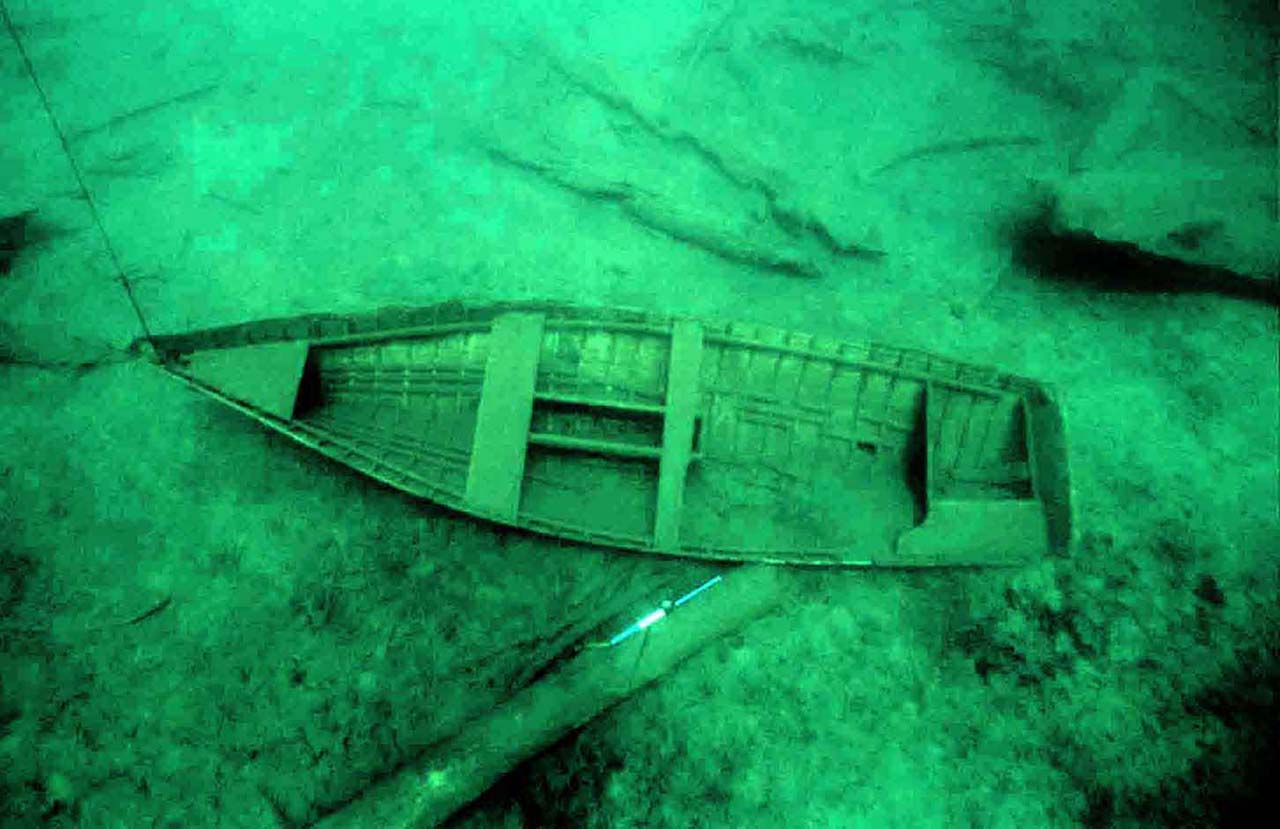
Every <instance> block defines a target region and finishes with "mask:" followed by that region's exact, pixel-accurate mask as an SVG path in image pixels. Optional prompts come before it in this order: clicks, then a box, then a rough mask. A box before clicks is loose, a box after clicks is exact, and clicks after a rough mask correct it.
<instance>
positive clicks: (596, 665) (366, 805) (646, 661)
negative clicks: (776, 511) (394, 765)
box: [315, 565, 786, 829]
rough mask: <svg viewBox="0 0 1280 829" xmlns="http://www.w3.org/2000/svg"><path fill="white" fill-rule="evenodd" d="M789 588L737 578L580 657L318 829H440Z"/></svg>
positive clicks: (740, 572) (779, 575)
mask: <svg viewBox="0 0 1280 829" xmlns="http://www.w3.org/2000/svg"><path fill="white" fill-rule="evenodd" d="M785 584H786V578H785V573H783V572H782V571H780V570H779V569H778V568H774V567H770V566H767V565H748V566H745V567H741V568H738V569H735V570H732V571H730V572H729V573H728V574H727V575H726V576H725V579H724V581H723V582H722V583H720V584H717V585H716V586H715V587H713V588H712V589H709V590H707V591H706V592H705V593H704V594H702V595H699V596H698V597H697V598H696V599H694V600H693V601H691V602H689V603H688V604H687V605H684V606H683V607H680V608H679V609H677V610H674V611H673V612H672V613H671V616H670V618H667V619H665V620H663V621H662V622H661V623H659V624H657V625H655V626H653V627H651V628H649V629H648V630H647V631H646V632H645V633H643V634H639V635H636V636H632V637H630V638H629V639H627V640H625V641H624V642H621V643H620V644H618V645H616V646H614V647H610V648H588V649H584V650H582V651H580V652H579V653H578V654H577V655H576V656H574V657H572V658H571V659H569V660H568V661H567V662H566V663H564V664H563V666H562V667H560V668H558V669H557V670H555V671H553V672H552V673H550V674H548V675H547V676H545V677H543V678H541V679H540V680H538V681H537V682H535V683H533V684H532V685H530V686H528V687H526V688H524V689H523V690H521V691H520V692H518V693H517V694H516V695H515V696H513V697H512V698H511V699H510V700H508V701H507V702H506V703H505V704H504V705H502V706H501V707H499V708H497V709H496V710H494V711H493V712H492V713H490V714H489V715H488V716H486V717H482V718H479V719H476V720H473V721H472V722H471V723H469V724H468V725H466V726H464V727H463V728H462V729H461V730H460V731H459V732H457V733H456V734H454V735H453V736H452V737H448V738H446V739H445V740H443V741H441V742H438V743H436V744H435V745H433V746H431V747H430V748H428V749H427V750H426V751H425V753H424V755H423V756H422V757H421V758H420V759H419V760H418V761H417V762H416V763H412V764H410V765H409V766H408V767H406V768H405V769H403V770H402V771H399V772H397V773H395V774H393V775H392V776H390V777H387V778H385V779H383V780H381V781H380V782H378V783H376V784H374V785H373V786H372V787H371V788H369V789H368V790H366V791H365V792H364V793H363V794H362V795H360V796H359V797H357V798H355V799H354V800H352V801H351V802H350V803H349V804H348V805H347V806H346V807H345V808H343V809H342V810H341V811H339V812H335V813H333V814H330V815H328V816H326V817H325V818H323V819H321V820H320V821H319V822H318V823H316V824H315V827H316V829H357V828H358V827H366V826H378V827H383V829H428V827H434V826H439V825H440V824H441V823H443V822H444V821H446V820H447V819H449V817H450V816H452V815H453V814H455V813H456V812H458V811H459V810H460V809H462V808H463V807H464V806H466V805H467V804H469V803H471V802H472V801H474V800H475V799H476V798H478V797H479V796H480V795H481V794H483V793H484V792H485V791H486V790H488V789H489V788H490V787H491V786H492V785H493V784H494V783H496V782H497V781H498V779H499V778H501V777H502V776H503V775H504V774H506V773H507V772H508V771H510V770H511V769H513V768H515V767H516V766H517V765H519V764H520V763H522V762H524V761H525V760H528V759H529V758H531V757H533V756H535V755H537V754H538V753H540V752H542V751H544V750H546V749H547V748H549V747H551V746H553V745H554V744H555V743H557V742H559V741H560V740H562V739H564V738H565V737H566V736H567V735H569V734H570V733H571V732H573V731H574V730H576V729H579V728H581V727H582V726H584V725H586V724H587V723H589V722H591V721H592V720H594V719H595V718H596V717H599V716H600V715H601V714H604V713H605V712H607V711H608V710H609V709H611V708H613V707H614V706H615V705H617V704H618V703H620V702H622V701H623V700H625V699H627V698H628V697H630V696H631V695H632V694H634V693H636V692H637V691H639V690H640V689H642V688H644V687H645V686H646V685H648V684H650V683H652V682H654V681H655V680H657V679H658V678H660V677H662V676H664V675H666V674H667V673H669V672H671V671H672V670H674V669H675V668H677V667H678V666H679V665H680V664H681V663H682V662H684V661H685V660H686V659H688V658H689V657H691V656H693V655H694V654H696V653H698V652H699V651H700V650H702V649H703V648H704V647H706V646H707V645H709V644H711V643H713V642H715V641H716V640H717V639H720V638H721V637H722V636H725V635H727V634H730V633H733V632H735V631H737V630H739V629H740V628H741V627H742V626H743V625H746V624H748V623H749V622H751V621H752V620H754V619H756V618H758V617H760V616H762V615H764V614H766V613H768V612H770V611H771V610H773V609H774V608H776V607H777V606H778V605H779V604H780V603H781V601H782V600H783V597H784V588H785ZM624 624H625V623H624ZM642 648H643V652H641V649H642Z"/></svg>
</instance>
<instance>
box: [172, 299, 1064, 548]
mask: <svg viewBox="0 0 1280 829" xmlns="http://www.w3.org/2000/svg"><path fill="white" fill-rule="evenodd" d="M154 345H155V347H156V351H157V356H158V359H159V361H160V364H161V366H163V367H164V368H165V369H166V370H167V371H169V372H170V373H172V374H173V375H174V376H176V377H178V378H180V379H182V380H183V381H184V382H186V383H188V384H190V385H191V386H192V387H193V388H196V389H198V390H199V391H201V392H203V393H204V394H207V395H209V396H211V397H213V398H214V399H217V400H219V401H220V402H222V403H224V404H226V405H228V406H231V407H233V408H235V409H237V410H239V411H241V412H243V413H244V414H246V415H248V416H250V417H253V418H255V419H256V420H258V421H259V422H261V423H263V424H265V425H266V426H268V427H270V428H272V429H275V430H277V431H279V432H282V433H283V434H286V435H288V436H289V437H291V438H293V439H294V440H297V441H298V442H300V443H302V444H304V445H306V446H308V447H310V448H312V449H314V450H315V451H317V452H320V453H322V454H324V455H327V456H328V457H330V458H333V459H334V460H337V461H339V462H341V463H344V464H346V465H348V466H351V467H352V468H354V469H357V470H359V471H361V472H363V473H365V474H367V475H369V476H371V477H373V478H376V479H378V480H380V481H383V482H384V483H386V484H389V485H391V486H394V487H396V488H398V489H401V490H404V491H406V492H409V493H412V494H414V495H418V496H421V497H424V498H428V499H431V500H433V501H436V502H438V503H441V504H444V505H446V506H448V507H451V508H454V509H457V510H459V511H462V512H465V513H468V514H470V515H473V516H475V517H478V518H482V519H485V520H489V521H495V522H498V523H502V524H506V525H509V526H514V527H520V528H523V529H527V530H531V531H535V532H539V533H544V534H548V535H552V536H556V537H559V538H565V539H570V540H574V541H581V542H586V543H590V544H597V545H604V546H609V547H616V548H625V549H632V550H641V551H646V552H651V553H659V554H665V555H677V556H685V557H691V558H701V559H715V560H726V561H744V562H768V563H785V564H801V565H824V566H873V565H881V566H939V565H986V564H1008V563H1016V562H1020V561H1025V560H1027V559H1029V558H1033V557H1035V556H1038V555H1043V554H1045V553H1048V552H1055V551H1058V552H1060V551H1063V550H1065V549H1066V547H1067V545H1068V544H1069V542H1070V538H1071V534H1072V527H1071V502H1070V481H1069V475H1068V474H1067V466H1066V463H1067V460H1066V447H1065V437H1064V432H1063V425H1062V420H1061V415H1060V412H1059V409H1058V407H1057V405H1056V403H1055V401H1054V399H1053V396H1052V395H1051V393H1050V392H1049V391H1048V390H1047V389H1046V388H1045V387H1043V386H1042V385H1040V384H1038V383H1036V382H1034V381H1031V380H1027V379H1025V378H1020V377H1015V376H1011V375H1007V374H1004V373H1002V372H1000V371H997V370H995V369H992V368H986V367H980V366H973V365H968V364H964V363H960V362H957V361H954V360H950V359H947V358H945V357H941V356H938V355H934V354H929V353H926V352H921V351H916V350H911V349H903V348H897V347H893V346H888V345H880V344H872V343H852V342H839V341H835V340H828V339H823V338H818V337H813V336H810V335H806V334H800V333H795V332H788V331H782V330H779V329H774V328H770V327H767V326H760V325H748V324H741V323H716V322H708V321H701V320H691V319H676V318H669V317H663V316H658V315H653V314H648V313H645V312H641V311H630V310H621V309H600V308H584V307H576V306H566V305H559V304H552V303H501V304H490V305H468V304H464V303H457V302H455V303H446V304H443V305H437V306H431V307H427V308H392V309H383V310H381V311H378V312H375V313H371V314H364V315H350V316H338V315H312V316H304V317H294V318H288V319H277V320H267V321H261V322H254V323H247V324H244V325H237V326H228V327H225V328H218V329H208V330H204V331H196V332H191V333H188V334H180V335H172V336H162V337H157V338H155V340H154Z"/></svg>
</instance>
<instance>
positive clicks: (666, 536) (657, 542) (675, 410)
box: [653, 320, 702, 552]
mask: <svg viewBox="0 0 1280 829" xmlns="http://www.w3.org/2000/svg"><path fill="white" fill-rule="evenodd" d="M701 373H702V326H701V325H699V324H698V323H697V322H694V321H692V320H678V321H676V323H675V325H674V327H673V331H672V335H671V356H670V359H669V361H668V366H667V406H666V412H665V413H664V417H663V424H662V454H661V456H660V458H659V460H658V502H657V517H656V520H655V521H654V528H653V546H654V548H655V549H658V550H666V551H670V552H675V551H676V550H678V549H679V548H680V513H681V512H682V510H683V508H684V489H685V476H686V473H687V472H688V469H689V462H690V460H692V458H693V430H694V423H695V421H696V419H697V415H698V397H699V395H698V378H699V377H700V376H701Z"/></svg>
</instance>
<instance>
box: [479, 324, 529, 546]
mask: <svg viewBox="0 0 1280 829" xmlns="http://www.w3.org/2000/svg"><path fill="white" fill-rule="evenodd" d="M542 327H543V315H542V314H519V313H513V314H503V315H502V316H500V317H498V318H497V319H496V320H495V321H494V323H493V329H492V330H491V332H490V335H489V358H488V362H487V363H486V364H485V370H484V385H483V386H482V387H481V393H480V407H479V409H478V410H477V412H476V431H475V437H474V439H473V441H472V445H471V464H470V466H469V468H468V470H467V492H466V501H467V506H468V507H471V508H472V509H475V510H477V511H479V512H482V513H485V514H487V515H491V516H494V517H495V518H500V519H502V520H505V521H514V520H515V518H516V513H517V512H518V510H519V507H520V487H521V483H522V481H523V480H524V463H525V454H526V451H527V448H528V444H529V424H530V421H531V420H532V418H533V391H534V386H535V385H536V383H537V379H538V356H539V354H540V353H541V351H542Z"/></svg>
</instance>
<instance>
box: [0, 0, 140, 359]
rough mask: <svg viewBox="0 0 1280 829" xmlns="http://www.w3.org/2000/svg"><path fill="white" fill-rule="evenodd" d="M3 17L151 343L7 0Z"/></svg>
mask: <svg viewBox="0 0 1280 829" xmlns="http://www.w3.org/2000/svg"><path fill="white" fill-rule="evenodd" d="M0 17H3V18H4V27H5V29H6V30H7V31H8V32H9V37H10V39H12V40H13V45H14V46H16V47H17V49H18V55H19V56H20V57H21V58H22V63H23V65H24V66H26V68H27V77H29V78H31V85H32V86H34V87H35V89H36V94H37V95H39V96H40V103H41V104H43V105H44V113H45V115H46V116H47V117H48V119H49V123H50V124H51V125H52V126H53V131H54V133H56V134H57V136H58V143H59V144H61V145H62V152H63V154H64V155H65V156H66V157H67V163H68V164H70V165H71V172H72V174H73V175H74V176H75V179H76V186H77V187H78V188H79V190H80V197H81V198H82V199H84V202H85V204H87V205H89V215H90V216H92V217H93V223H94V225H95V226H96V227H97V228H98V234H99V235H100V236H101V237H102V244H103V246H104V247H105V248H106V249H107V256H108V258H109V259H110V260H111V266H112V267H113V268H114V269H115V272H116V279H117V280H118V281H119V282H120V287H122V288H124V292H125V295H126V296H127V297H128V298H129V305H131V306H132V307H133V313H134V316H136V317H137V318H138V325H140V326H142V335H143V336H144V337H145V338H146V340H147V342H148V343H152V342H153V341H152V338H151V327H150V326H149V325H147V319H146V317H145V316H143V314H142V306H141V305H139V304H138V297H137V296H136V295H135V294H134V292H133V284H132V283H131V282H129V277H127V276H126V275H125V272H124V266H123V265H121V264H120V257H119V255H117V254H116V247H115V245H113V244H112V243H111V237H110V236H108V235H107V228H106V226H105V225H103V223H102V215H101V214H100V213H99V212H98V204H97V202H95V201H94V200H93V195H92V194H91V193H90V192H89V188H88V187H86V186H85V183H84V176H83V175H82V174H81V172H80V165H79V164H77V163H76V159H75V156H73V155H72V154H71V145H70V144H69V143H68V142H67V134H66V132H65V131H63V129H62V124H60V123H58V118H57V116H55V115H54V114H53V105H52V104H51V103H50V102H49V96H48V95H47V94H45V91H44V86H43V85H42V84H41V83H40V78H39V77H38V76H37V75H36V67H35V65H34V64H33V63H32V62H31V57H30V56H29V55H28V54H27V48H26V46H25V45H23V43H22V38H21V37H20V36H19V35H18V27H17V26H15V25H14V23H13V18H12V17H10V16H9V6H8V4H7V3H5V2H4V0H0Z"/></svg>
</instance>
